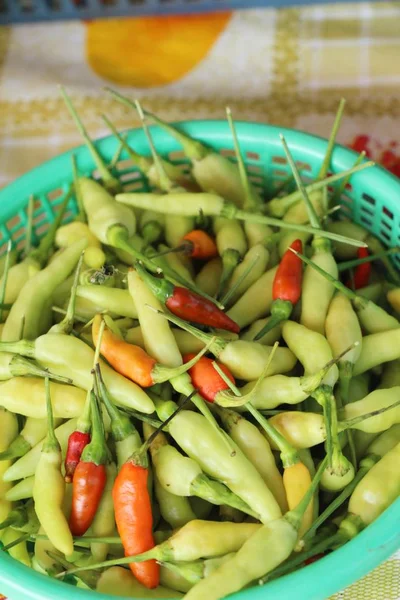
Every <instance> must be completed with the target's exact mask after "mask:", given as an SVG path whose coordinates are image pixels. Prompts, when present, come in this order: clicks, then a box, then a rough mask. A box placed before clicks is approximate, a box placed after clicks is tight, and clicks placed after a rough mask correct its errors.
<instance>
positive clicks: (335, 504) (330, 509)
mask: <svg viewBox="0 0 400 600" xmlns="http://www.w3.org/2000/svg"><path fill="white" fill-rule="evenodd" d="M378 460H379V457H378V456H376V457H368V463H367V461H363V466H362V467H360V469H359V470H358V471H357V473H356V475H355V477H354V479H353V481H351V482H350V483H348V484H347V485H346V487H345V488H344V490H342V492H341V493H340V494H339V495H338V496H337V497H336V498H335V499H334V500H333V501H332V502H331V503H330V504H329V505H328V506H327V507H326V508H325V510H324V511H323V512H322V513H321V514H320V515H319V517H317V519H315V521H314V523H313V524H312V525H311V527H310V529H308V531H306V533H305V534H304V536H303V538H302V541H303V543H304V544H306V542H308V541H309V540H310V539H311V538H312V537H313V535H314V533H315V532H316V531H317V529H318V528H319V527H321V525H322V524H323V523H325V521H326V520H327V519H328V518H329V517H330V516H331V514H333V513H334V512H335V511H336V510H337V509H338V508H339V507H340V506H342V504H343V503H344V502H345V501H346V500H347V498H348V497H349V496H350V495H351V494H352V492H353V490H354V489H355V488H356V486H357V485H358V483H359V482H360V481H361V479H362V478H363V477H364V475H366V474H367V473H368V471H369V470H370V469H371V468H372V467H373V466H374V464H376V463H377V462H378Z"/></svg>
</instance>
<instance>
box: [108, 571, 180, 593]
mask: <svg viewBox="0 0 400 600" xmlns="http://www.w3.org/2000/svg"><path fill="white" fill-rule="evenodd" d="M96 591H98V592H100V593H101V594H107V595H109V594H111V595H113V596H114V595H115V594H118V595H120V596H125V597H127V598H181V597H182V594H180V593H179V592H176V591H174V590H169V589H167V588H166V587H163V586H161V585H159V586H158V587H157V588H155V589H153V590H149V589H147V588H146V587H145V586H144V585H142V584H141V583H139V582H138V581H137V579H136V578H135V577H134V576H133V575H132V573H131V572H130V571H129V570H127V569H122V568H121V567H112V568H111V569H107V570H106V571H104V572H103V573H102V574H101V575H100V578H99V580H98V582H97V587H96Z"/></svg>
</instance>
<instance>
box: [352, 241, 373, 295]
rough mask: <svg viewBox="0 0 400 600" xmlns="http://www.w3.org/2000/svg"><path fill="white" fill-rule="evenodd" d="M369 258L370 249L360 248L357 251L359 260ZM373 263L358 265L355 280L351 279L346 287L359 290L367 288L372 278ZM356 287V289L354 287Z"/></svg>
mask: <svg viewBox="0 0 400 600" xmlns="http://www.w3.org/2000/svg"><path fill="white" fill-rule="evenodd" d="M367 256H369V252H368V248H358V250H357V258H367ZM371 270H372V263H371V262H366V263H363V264H362V265H357V267H356V268H355V270H354V275H353V279H351V278H350V279H349V280H348V281H347V283H346V286H347V287H348V288H351V289H355V290H359V289H360V288H363V287H365V286H366V285H368V283H369V278H370V276H371ZM353 286H354V287H353Z"/></svg>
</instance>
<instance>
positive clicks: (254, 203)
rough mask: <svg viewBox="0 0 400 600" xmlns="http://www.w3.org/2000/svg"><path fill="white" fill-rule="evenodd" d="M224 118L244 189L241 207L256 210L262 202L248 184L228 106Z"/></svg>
mask: <svg viewBox="0 0 400 600" xmlns="http://www.w3.org/2000/svg"><path fill="white" fill-rule="evenodd" d="M226 118H227V121H228V124H229V128H230V130H231V133H232V138H233V145H234V148H235V155H236V159H237V164H238V169H239V175H240V181H241V184H242V187H243V191H244V197H245V201H244V204H243V208H244V209H245V210H256V209H257V208H258V207H259V206H260V204H261V203H262V200H261V197H260V196H259V194H257V193H256V192H255V191H254V189H253V187H252V186H251V184H250V181H249V177H248V175H247V171H246V166H245V164H244V161H243V156H242V153H241V151H240V146H239V140H238V137H237V134H236V128H235V124H234V122H233V119H232V111H231V109H230V108H229V106H227V107H226Z"/></svg>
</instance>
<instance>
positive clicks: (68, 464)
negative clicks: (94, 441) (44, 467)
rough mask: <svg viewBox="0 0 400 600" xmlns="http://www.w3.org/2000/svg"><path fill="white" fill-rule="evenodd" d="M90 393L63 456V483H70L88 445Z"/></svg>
mask: <svg viewBox="0 0 400 600" xmlns="http://www.w3.org/2000/svg"><path fill="white" fill-rule="evenodd" d="M90 404H91V400H90V392H88V395H87V397H86V403H85V406H84V409H83V412H82V415H81V416H80V418H79V420H78V423H77V424H76V429H75V431H73V432H72V433H71V435H70V436H69V438H68V446H67V452H66V454H65V463H64V464H65V481H66V483H71V481H72V479H73V477H74V473H75V469H76V467H77V466H78V464H79V461H80V460H81V456H82V452H83V451H84V449H85V448H86V446H87V445H88V444H89V443H90V429H91V426H92V424H91V422H90Z"/></svg>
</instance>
